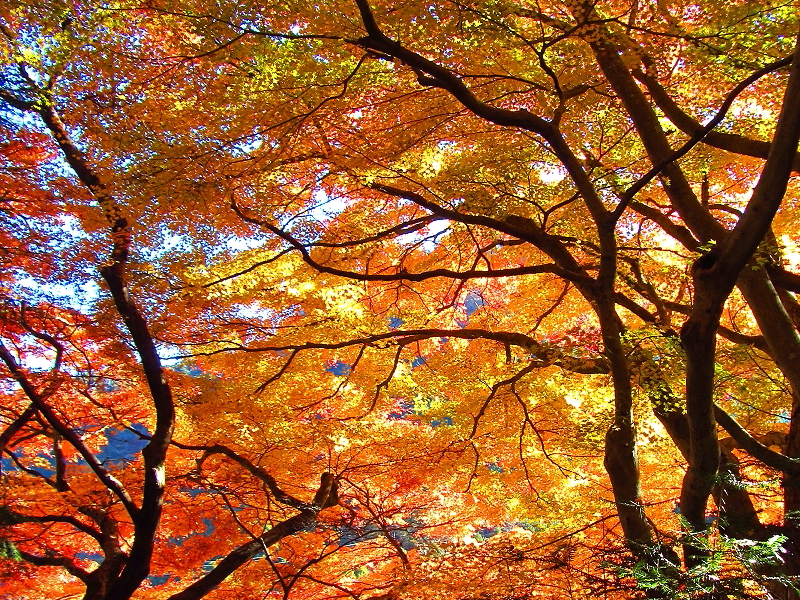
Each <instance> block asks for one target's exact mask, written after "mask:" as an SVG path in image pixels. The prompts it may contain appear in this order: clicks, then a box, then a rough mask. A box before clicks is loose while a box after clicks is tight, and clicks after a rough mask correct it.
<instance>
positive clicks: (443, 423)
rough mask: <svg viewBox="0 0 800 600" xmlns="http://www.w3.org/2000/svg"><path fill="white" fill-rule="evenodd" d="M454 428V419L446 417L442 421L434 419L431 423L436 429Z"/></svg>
mask: <svg viewBox="0 0 800 600" xmlns="http://www.w3.org/2000/svg"><path fill="white" fill-rule="evenodd" d="M452 426H453V417H448V416H446V415H445V416H444V417H442V418H441V419H434V420H433V421H431V427H433V428H434V429H435V428H436V427H452Z"/></svg>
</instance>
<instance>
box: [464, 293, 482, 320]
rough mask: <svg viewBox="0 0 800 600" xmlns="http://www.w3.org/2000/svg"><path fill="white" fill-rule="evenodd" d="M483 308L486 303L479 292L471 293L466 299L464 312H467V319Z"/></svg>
mask: <svg viewBox="0 0 800 600" xmlns="http://www.w3.org/2000/svg"><path fill="white" fill-rule="evenodd" d="M482 306H486V301H485V300H484V299H483V296H481V295H480V293H478V292H470V293H469V294H467V297H466V298H464V310H465V311H466V312H467V317H471V316H472V315H473V314H474V313H475V312H476V311H477V310H478V309H479V308H480V307H482Z"/></svg>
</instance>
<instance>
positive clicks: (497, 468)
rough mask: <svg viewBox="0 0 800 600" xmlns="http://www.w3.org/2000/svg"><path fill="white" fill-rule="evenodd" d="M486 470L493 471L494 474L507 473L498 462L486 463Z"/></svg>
mask: <svg viewBox="0 0 800 600" xmlns="http://www.w3.org/2000/svg"><path fill="white" fill-rule="evenodd" d="M486 468H487V469H489V471H491V472H492V473H505V471H504V470H503V467H501V466H500V465H499V464H498V463H496V462H489V463H486Z"/></svg>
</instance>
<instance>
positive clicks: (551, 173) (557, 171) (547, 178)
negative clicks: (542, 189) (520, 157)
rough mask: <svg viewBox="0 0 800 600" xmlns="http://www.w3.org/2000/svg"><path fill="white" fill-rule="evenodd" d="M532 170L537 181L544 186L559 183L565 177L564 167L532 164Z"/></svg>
mask: <svg viewBox="0 0 800 600" xmlns="http://www.w3.org/2000/svg"><path fill="white" fill-rule="evenodd" d="M533 170H534V171H536V174H537V175H538V176H539V181H541V182H542V183H544V184H545V185H556V184H558V183H561V181H563V180H564V178H565V177H566V176H567V171H566V169H564V167H562V166H561V165H554V164H550V163H534V164H533Z"/></svg>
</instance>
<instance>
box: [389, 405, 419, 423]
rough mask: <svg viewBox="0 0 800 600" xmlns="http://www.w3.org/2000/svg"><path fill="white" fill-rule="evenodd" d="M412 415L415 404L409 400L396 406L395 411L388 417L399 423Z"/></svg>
mask: <svg viewBox="0 0 800 600" xmlns="http://www.w3.org/2000/svg"><path fill="white" fill-rule="evenodd" d="M411 414H414V403H413V402H409V401H408V400H399V401H398V402H397V403H396V405H395V409H394V410H393V411H391V412H389V414H388V415H386V416H387V417H388V419H389V420H391V421H399V420H403V419H405V418H406V417H407V416H408V415H411Z"/></svg>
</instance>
